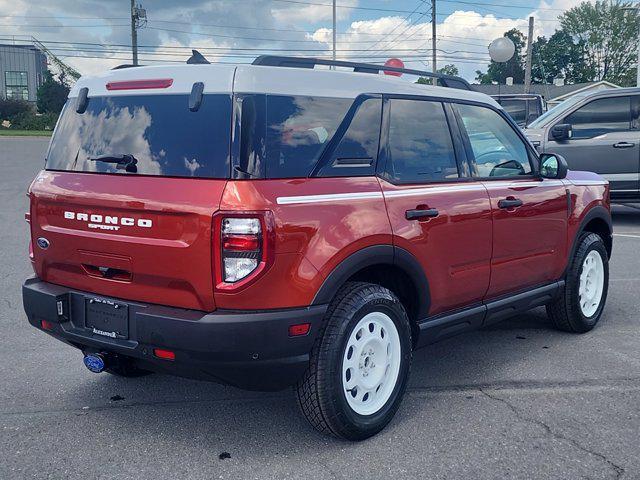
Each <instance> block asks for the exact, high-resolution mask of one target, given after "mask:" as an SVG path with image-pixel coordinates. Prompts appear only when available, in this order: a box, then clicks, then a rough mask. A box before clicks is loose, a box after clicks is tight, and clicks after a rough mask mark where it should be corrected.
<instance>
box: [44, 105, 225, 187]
mask: <svg viewBox="0 0 640 480" xmlns="http://www.w3.org/2000/svg"><path fill="white" fill-rule="evenodd" d="M75 104H76V99H75V98H72V99H70V100H69V101H68V102H67V105H66V106H65V108H64V110H63V112H62V115H61V116H60V120H59V122H58V125H57V127H56V132H55V135H54V137H53V139H52V141H51V147H50V149H49V153H48V155H47V163H46V168H47V169H48V170H71V171H77V172H94V173H125V170H124V169H118V165H117V164H116V163H108V162H105V161H104V159H108V158H109V157H118V156H122V155H130V156H133V157H134V158H135V160H136V161H137V163H136V170H137V171H136V172H135V173H136V174H138V175H158V176H176V177H205V178H227V177H228V176H229V143H230V138H231V133H230V131H231V96H230V95H204V97H203V101H202V105H201V106H200V108H199V109H198V110H197V111H195V112H192V111H190V110H189V96H188V95H131V96H112V97H90V98H89V103H88V106H87V109H86V111H85V112H84V113H82V114H79V113H77V112H76V106H75ZM97 158H102V159H103V160H102V161H95V160H92V159H97ZM127 174H128V175H129V174H130V173H127Z"/></svg>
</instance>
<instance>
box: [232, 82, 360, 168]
mask: <svg viewBox="0 0 640 480" xmlns="http://www.w3.org/2000/svg"><path fill="white" fill-rule="evenodd" d="M238 98H239V103H240V105H241V106H240V115H241V127H240V132H241V133H240V137H241V138H240V154H239V159H238V160H237V161H236V167H237V168H238V169H239V170H240V171H241V172H243V173H246V174H248V175H250V176H252V177H257V178H294V177H306V176H308V175H309V174H310V173H311V171H312V170H313V167H314V166H315V165H316V163H317V161H318V159H319V158H320V155H321V154H322V152H323V150H324V148H325V146H326V145H327V144H328V143H329V141H330V140H331V138H332V137H333V135H334V134H335V133H336V130H337V129H338V127H339V126H340V123H341V122H342V120H343V119H344V116H345V115H346V113H347V111H348V110H349V107H350V106H351V104H352V103H353V100H352V99H342V98H325V97H308V96H284V95H261V94H258V95H241V96H239V97H238Z"/></svg>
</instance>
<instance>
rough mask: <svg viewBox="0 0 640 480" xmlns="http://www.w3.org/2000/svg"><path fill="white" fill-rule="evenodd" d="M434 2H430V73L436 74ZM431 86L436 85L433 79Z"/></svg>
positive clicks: (432, 0) (435, 79)
mask: <svg viewBox="0 0 640 480" xmlns="http://www.w3.org/2000/svg"><path fill="white" fill-rule="evenodd" d="M436 22H437V17H436V0H431V71H432V72H433V73H436V71H437V70H438V65H437V63H436ZM433 84H434V85H437V84H438V79H437V78H434V79H433Z"/></svg>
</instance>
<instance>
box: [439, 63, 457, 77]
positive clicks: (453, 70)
mask: <svg viewBox="0 0 640 480" xmlns="http://www.w3.org/2000/svg"><path fill="white" fill-rule="evenodd" d="M437 72H438V73H442V74H444V75H453V76H454V77H457V76H458V75H460V71H459V70H458V67H457V66H456V65H454V64H453V63H449V64H447V65H445V66H444V67H442V68H439V69H438V70H437Z"/></svg>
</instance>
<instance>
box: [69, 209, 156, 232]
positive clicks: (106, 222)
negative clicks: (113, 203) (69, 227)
mask: <svg viewBox="0 0 640 480" xmlns="http://www.w3.org/2000/svg"><path fill="white" fill-rule="evenodd" d="M64 218H66V219H67V220H78V221H80V222H87V224H88V225H87V226H88V227H89V228H97V229H100V230H113V231H117V230H120V227H119V226H118V225H122V226H124V227H133V226H137V227H143V228H151V226H152V225H153V222H152V221H151V220H149V219H148V218H138V219H137V220H136V219H133V218H130V217H122V218H120V217H115V216H113V215H107V216H105V215H100V214H97V213H92V214H88V213H77V212H69V211H65V212H64ZM89 222H91V223H89Z"/></svg>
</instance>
